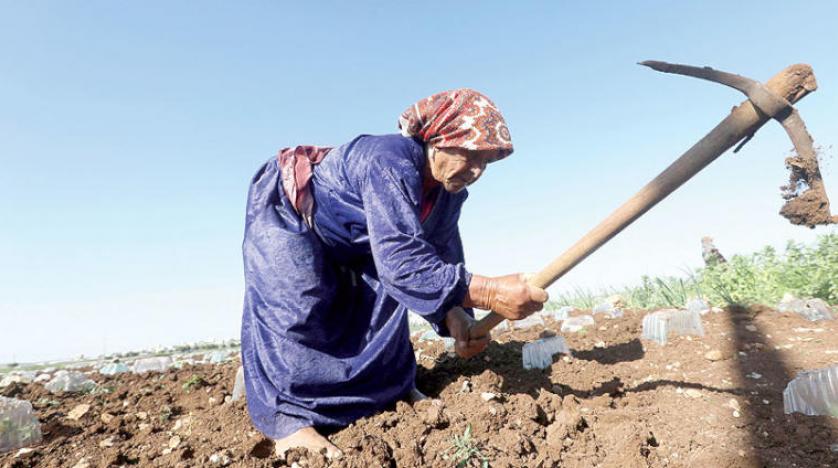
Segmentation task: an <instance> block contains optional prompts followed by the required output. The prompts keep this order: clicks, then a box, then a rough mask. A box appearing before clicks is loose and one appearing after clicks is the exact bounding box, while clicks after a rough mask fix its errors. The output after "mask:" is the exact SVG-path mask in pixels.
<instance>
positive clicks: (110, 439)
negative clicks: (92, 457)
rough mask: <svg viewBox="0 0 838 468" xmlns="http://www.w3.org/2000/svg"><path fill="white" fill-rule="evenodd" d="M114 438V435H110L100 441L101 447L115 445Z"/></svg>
mask: <svg viewBox="0 0 838 468" xmlns="http://www.w3.org/2000/svg"><path fill="white" fill-rule="evenodd" d="M113 438H114V436H109V437H108V438H107V439H105V440H103V441H101V442H99V447H100V448H107V447H113V444H114V440H113Z"/></svg>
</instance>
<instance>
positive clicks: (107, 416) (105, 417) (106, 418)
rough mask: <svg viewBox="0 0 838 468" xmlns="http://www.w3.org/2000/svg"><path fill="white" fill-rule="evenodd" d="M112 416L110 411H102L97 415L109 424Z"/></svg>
mask: <svg viewBox="0 0 838 468" xmlns="http://www.w3.org/2000/svg"><path fill="white" fill-rule="evenodd" d="M114 417H115V416H114V415H112V414H111V413H102V414H100V415H99V419H100V420H101V421H102V422H103V423H105V424H110V422H111V421H113V418H114Z"/></svg>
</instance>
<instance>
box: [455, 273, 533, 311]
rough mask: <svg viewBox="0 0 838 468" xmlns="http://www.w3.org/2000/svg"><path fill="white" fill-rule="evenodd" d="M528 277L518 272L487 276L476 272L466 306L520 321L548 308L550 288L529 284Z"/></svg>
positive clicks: (469, 289)
mask: <svg viewBox="0 0 838 468" xmlns="http://www.w3.org/2000/svg"><path fill="white" fill-rule="evenodd" d="M527 279H528V276H527V275H525V274H523V273H515V274H511V275H506V276H496V277H487V276H480V275H472V277H471V283H470V284H469V287H468V293H467V294H466V299H465V301H464V302H463V307H477V308H478V309H484V310H491V311H493V312H495V313H497V314H499V315H501V316H503V317H504V318H507V319H509V320H520V319H522V318H525V317H527V316H528V315H530V314H532V313H533V312H537V311H539V310H541V309H542V308H543V307H544V303H545V302H547V298H548V296H547V291H545V290H544V289H542V288H539V287H535V286H531V285H529V283H527Z"/></svg>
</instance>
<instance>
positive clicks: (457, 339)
mask: <svg viewBox="0 0 838 468" xmlns="http://www.w3.org/2000/svg"><path fill="white" fill-rule="evenodd" d="M475 323H477V321H476V320H474V319H473V318H472V317H471V316H470V315H468V314H467V313H466V311H465V310H463V308H462V307H453V308H452V309H451V310H449V311H448V314H446V316H445V325H446V326H448V331H449V332H450V333H451V337H452V338H454V350H455V351H456V352H457V355H458V356H460V357H461V358H464V359H468V358H470V357H472V356H474V355H475V354H478V353H480V352H482V351H483V350H484V349H486V346H488V344H489V339H490V338H491V336H489V335H485V336H471V326H472V325H474V324H475Z"/></svg>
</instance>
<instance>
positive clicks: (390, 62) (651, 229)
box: [0, 1, 838, 362]
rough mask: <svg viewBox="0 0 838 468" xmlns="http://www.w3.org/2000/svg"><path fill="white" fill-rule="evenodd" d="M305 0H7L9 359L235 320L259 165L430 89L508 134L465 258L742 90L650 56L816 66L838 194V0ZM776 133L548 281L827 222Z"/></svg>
mask: <svg viewBox="0 0 838 468" xmlns="http://www.w3.org/2000/svg"><path fill="white" fill-rule="evenodd" d="M313 3H314V2H195V1H184V2H158V1H146V2H139V3H129V2H96V1H85V2H67V1H60V2H59V1H52V2H9V1H0V163H2V166H0V167H2V169H0V220H2V228H0V323H2V324H3V325H2V327H0V362H3V361H10V360H13V359H14V360H18V361H28V360H35V359H47V358H58V357H67V356H73V355H77V354H80V353H85V354H88V355H90V354H96V353H100V352H102V351H119V350H126V349H135V348H140V347H149V346H154V345H158V344H159V345H167V344H174V343H181V342H184V341H193V340H198V339H212V338H230V337H235V336H238V330H239V329H238V327H239V320H240V315H241V297H242V286H243V280H242V272H241V271H242V268H241V254H240V244H241V237H242V229H243V210H244V201H245V195H246V191H247V184H248V180H249V178H250V176H251V175H252V173H253V172H254V171H255V169H256V168H257V167H258V165H259V164H260V163H261V162H263V161H264V160H266V159H268V158H270V157H271V156H272V155H273V154H274V153H275V152H276V150H277V149H278V148H280V147H282V146H289V145H295V144H323V145H334V144H340V143H342V142H344V141H347V140H349V139H351V138H353V137H354V136H355V135H357V134H361V133H374V134H380V133H390V132H394V131H395V125H396V119H397V116H398V115H399V113H400V112H401V111H402V110H403V109H404V108H405V107H407V106H408V105H410V104H411V103H413V102H414V101H416V100H417V99H419V98H422V97H424V96H426V95H429V94H432V93H434V92H437V91H440V90H443V89H450V88H455V87H463V86H467V87H473V88H476V89H478V90H481V91H483V92H484V93H486V94H487V95H489V96H490V97H491V98H492V99H493V100H494V101H495V103H496V104H497V105H498V106H499V107H500V109H501V110H502V111H503V113H504V115H505V116H506V119H507V121H508V123H509V127H510V131H511V133H512V137H513V141H514V143H515V147H516V153H515V154H514V155H513V157H511V158H509V159H507V160H504V161H502V162H499V163H497V164H495V165H492V166H490V167H489V170H488V171H487V173H486V175H485V176H484V178H483V179H482V180H481V181H480V182H479V183H478V184H476V185H475V186H474V187H473V188H472V190H471V192H472V194H471V197H470V199H469V202H468V204H467V205H466V207H465V210H464V213H463V216H462V220H461V230H462V232H463V237H464V242H465V244H466V256H467V264H468V266H469V268H470V269H471V270H472V271H474V272H477V273H482V274H489V275H494V274H505V273H510V272H514V271H530V270H536V269H538V268H540V267H542V266H543V265H545V264H546V263H548V262H549V261H550V260H551V259H552V258H553V257H554V256H556V255H558V254H560V253H561V252H562V251H563V250H564V249H565V248H566V247H568V246H570V245H571V244H572V243H573V242H575V241H576V240H577V239H578V238H579V237H581V236H582V235H584V233H585V232H587V231H588V230H589V229H590V228H592V227H593V226H594V225H595V224H596V223H597V222H599V221H600V220H601V219H602V218H603V217H605V216H606V215H607V214H608V213H610V212H611V211H612V210H613V209H614V208H616V207H617V206H619V205H620V204H621V203H622V202H623V201H625V200H626V199H627V198H628V197H629V196H631V195H632V194H633V193H634V192H636V191H637V190H638V189H639V188H640V187H641V186H643V185H644V184H645V183H646V182H647V181H648V180H650V179H651V178H652V177H654V176H655V175H657V173H658V172H660V170H662V169H663V168H664V167H666V166H667V165H668V164H669V163H670V162H671V161H673V160H674V159H675V158H676V157H677V156H678V155H680V154H681V153H682V152H683V151H684V150H686V149H687V148H688V147H689V146H691V145H692V144H693V143H694V142H695V141H697V139H698V138H700V137H701V136H703V135H704V134H705V133H706V132H707V131H708V130H709V129H710V128H712V127H713V126H714V125H715V124H716V123H718V121H719V120H721V119H722V118H723V117H724V116H725V115H726V112H727V111H728V110H729V109H730V107H731V106H733V105H735V104H737V103H738V102H740V101H741V100H742V97H741V96H740V95H738V94H737V93H736V92H735V91H733V90H730V89H727V88H723V87H721V86H719V85H713V84H711V83H707V82H702V81H699V80H694V79H688V78H682V77H677V76H672V75H663V74H659V73H656V72H653V71H651V70H648V69H646V68H644V67H640V66H638V65H636V62H638V61H641V60H645V59H658V60H666V61H673V62H681V63H690V64H695V65H710V66H713V67H716V68H720V69H723V70H727V71H732V72H737V73H741V74H745V75H748V76H751V77H753V78H756V79H759V80H766V79H767V78H769V77H770V76H771V75H773V74H774V73H776V72H777V71H779V70H781V69H782V68H784V67H785V66H787V65H789V64H792V63H797V62H806V63H810V64H812V66H813V67H814V69H815V72H816V75H817V77H818V81H819V83H820V85H821V87H820V89H819V90H818V91H817V92H816V93H814V94H812V95H811V96H809V97H807V98H806V99H804V100H803V101H802V102H801V103H800V104H799V106H798V108H799V109H800V111H801V113H802V115H803V117H804V118H805V119H806V122H807V124H808V127H809V130H810V131H811V133H812V134H813V136H814V137H815V140H816V142H818V143H819V144H821V145H823V146H825V147H827V150H826V154H827V159H826V161H825V162H824V164H823V167H822V170H823V172H824V177H825V179H826V183H827V187H828V190H829V193H830V197H831V198H832V200H834V203H835V205H836V206H838V173H836V172H838V170H836V163H835V159H834V157H833V156H832V155H833V154H834V152H835V150H834V149H829V147H830V146H831V145H834V144H836V142H837V141H836V140H838V118H836V112H838V110H836V109H838V91H836V88H838V61H836V60H835V58H834V57H835V48H836V46H838V33H836V29H835V20H836V18H838V4H836V3H835V2H829V1H822V2H805V3H804V4H801V6H797V7H795V8H794V14H791V13H790V10H789V6H788V4H787V2H764V1H761V2H735V3H734V2H695V3H693V4H687V3H686V2H632V3H631V5H629V4H628V2H619V3H617V2H613V3H606V2H423V3H421V4H417V3H408V2H403V3H401V4H399V5H393V3H394V2H319V3H316V4H313ZM802 5H805V6H802ZM789 148H790V143H789V141H788V139H787V138H786V137H785V135H784V133H783V131H782V129H781V128H780V127H779V126H778V125H776V124H773V123H769V125H766V126H765V127H764V128H763V129H762V130H761V131H760V133H759V134H758V135H757V137H756V138H754V139H753V140H752V141H751V142H750V143H749V144H748V145H747V146H746V147H745V148H744V149H743V150H742V151H741V152H739V153H738V154H735V155H733V154H726V155H724V156H723V157H722V158H720V159H719V160H718V161H716V162H715V163H714V164H712V165H711V166H710V167H708V168H707V169H706V170H705V171H703V172H702V173H700V174H699V175H697V176H696V177H695V178H694V179H693V180H691V181H690V182H688V183H687V184H686V185H685V186H684V187H683V188H682V189H680V190H679V191H678V192H676V193H675V194H673V195H672V196H671V197H670V198H668V199H667V200H665V201H664V202H662V203H661V204H660V205H659V206H657V207H656V208H654V209H653V210H652V211H651V212H650V213H648V214H647V215H645V216H644V217H642V218H641V219H640V220H638V221H637V222H636V223H635V224H634V225H632V226H631V227H630V228H628V229H627V230H626V231H625V232H623V233H622V234H621V235H620V236H618V237H617V238H616V239H615V240H613V241H612V242H611V243H609V244H608V245H606V246H605V247H603V248H602V249H601V250H600V251H598V252H597V253H595V254H594V255H592V256H591V257H590V258H589V259H588V260H586V261H585V262H584V263H583V264H581V265H580V266H579V267H577V269H575V270H574V271H573V272H571V273H570V274H568V275H567V276H566V277H565V278H564V279H562V280H561V281H560V282H559V283H558V284H557V285H556V286H555V287H554V288H553V289H551V291H556V292H557V291H560V290H562V289H563V288H572V287H576V286H581V287H590V288H596V287H599V286H610V285H621V284H626V283H631V282H634V281H636V280H637V279H638V278H639V276H640V275H642V274H652V275H661V274H678V273H680V272H681V271H682V270H683V269H684V268H688V267H697V266H700V263H701V260H700V255H699V253H700V249H699V239H700V238H701V237H702V236H704V235H711V236H713V237H715V238H716V240H717V245H718V246H719V247H720V249H721V250H722V251H723V252H725V253H734V252H748V251H752V250H755V249H757V248H759V247H760V246H762V245H766V244H772V245H777V246H781V245H783V244H784V243H785V241H786V240H789V239H795V240H800V241H811V240H812V239H813V238H814V236H815V235H817V234H818V233H825V232H831V231H834V230H835V228H819V229H817V230H815V231H810V230H808V229H805V228H799V227H793V226H790V225H789V224H788V223H787V222H785V221H784V220H783V219H781V218H780V217H779V216H778V215H777V214H776V213H777V210H778V209H779V207H780V205H781V200H780V198H779V191H778V188H777V187H778V186H779V185H780V184H782V183H783V182H784V178H785V177H786V172H785V169H784V168H783V163H782V160H783V157H784V155H785V154H787V152H788V150H789Z"/></svg>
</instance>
